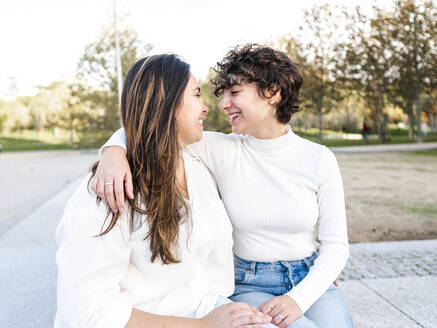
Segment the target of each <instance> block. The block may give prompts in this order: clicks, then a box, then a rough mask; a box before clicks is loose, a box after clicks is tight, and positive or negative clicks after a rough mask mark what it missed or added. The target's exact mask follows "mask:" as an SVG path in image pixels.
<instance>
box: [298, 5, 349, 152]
mask: <svg viewBox="0 0 437 328" xmlns="http://www.w3.org/2000/svg"><path fill="white" fill-rule="evenodd" d="M304 15H305V28H306V30H305V32H306V33H307V34H308V35H306V37H305V39H306V40H309V41H307V42H306V43H305V44H304V46H298V44H297V43H294V46H293V47H292V48H294V50H293V51H292V53H290V55H291V56H293V55H294V56H296V57H298V58H299V59H300V64H301V67H302V72H303V77H304V84H303V86H302V98H303V103H304V106H305V107H306V108H308V109H310V110H312V111H313V112H314V113H315V114H316V116H317V118H318V127H319V133H318V136H317V141H318V142H319V143H320V142H321V141H322V129H323V115H325V114H327V113H329V112H330V111H331V110H332V109H333V108H335V107H336V105H337V104H338V102H339V101H340V100H341V99H342V93H341V92H340V89H341V86H340V83H339V81H338V80H337V73H338V71H337V69H336V67H337V63H336V62H337V60H338V58H339V57H340V56H341V53H340V52H339V51H338V50H339V48H338V47H337V43H338V40H337V37H336V36H335V33H338V32H337V31H338V25H337V21H336V18H335V15H334V14H333V11H332V9H331V8H330V7H329V5H328V4H324V5H316V6H313V7H312V8H311V9H310V10H306V11H305V14H304ZM290 45H292V44H290ZM293 52H294V53H293Z"/></svg>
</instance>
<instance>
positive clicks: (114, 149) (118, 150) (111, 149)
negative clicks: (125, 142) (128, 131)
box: [101, 145, 126, 156]
mask: <svg viewBox="0 0 437 328" xmlns="http://www.w3.org/2000/svg"><path fill="white" fill-rule="evenodd" d="M108 151H109V152H113V153H121V154H123V155H125V156H126V149H124V148H123V147H121V146H116V145H112V146H106V147H103V148H102V152H101V153H102V155H103V154H105V153H106V152H108Z"/></svg>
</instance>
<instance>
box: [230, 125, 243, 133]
mask: <svg viewBox="0 0 437 328" xmlns="http://www.w3.org/2000/svg"><path fill="white" fill-rule="evenodd" d="M232 133H235V134H242V133H244V131H242V129H240V128H239V127H237V126H233V127H232Z"/></svg>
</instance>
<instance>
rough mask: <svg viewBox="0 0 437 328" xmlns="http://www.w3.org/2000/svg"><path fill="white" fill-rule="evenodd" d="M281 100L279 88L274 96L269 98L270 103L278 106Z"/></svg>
mask: <svg viewBox="0 0 437 328" xmlns="http://www.w3.org/2000/svg"><path fill="white" fill-rule="evenodd" d="M272 94H273V92H271V95H272ZM280 101H281V90H278V91H277V92H276V93H275V94H274V95H273V96H271V98H270V99H269V104H270V105H273V106H276V105H277V104H279V103H280Z"/></svg>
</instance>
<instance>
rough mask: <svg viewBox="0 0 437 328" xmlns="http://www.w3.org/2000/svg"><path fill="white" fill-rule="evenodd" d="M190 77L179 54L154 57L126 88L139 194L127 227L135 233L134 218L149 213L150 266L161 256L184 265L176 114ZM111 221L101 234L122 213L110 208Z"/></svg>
mask: <svg viewBox="0 0 437 328" xmlns="http://www.w3.org/2000/svg"><path fill="white" fill-rule="evenodd" d="M189 77H190V66H189V65H188V64H187V63H185V62H184V61H182V60H181V59H179V58H178V57H177V56H175V55H171V54H165V55H156V56H151V57H146V58H143V59H140V60H139V61H137V62H136V63H135V64H134V65H133V66H132V67H131V68H130V70H129V71H128V73H127V75H126V78H125V82H124V85H123V92H122V96H121V106H120V114H121V121H122V123H123V126H124V131H125V134H126V146H127V160H128V162H129V165H130V168H131V170H132V180H133V186H134V196H135V198H134V199H133V200H131V199H128V202H129V204H130V213H129V218H130V220H129V221H130V222H129V227H130V231H131V232H132V231H133V229H134V226H135V225H136V224H137V222H136V221H135V220H137V219H138V217H140V215H141V214H143V215H146V222H147V223H148V225H149V231H148V233H147V235H146V236H145V239H149V240H150V249H151V251H152V257H151V261H152V262H154V260H155V259H156V257H157V256H158V255H159V256H160V257H161V260H162V262H163V263H164V264H169V263H178V262H180V260H179V259H178V253H177V251H178V249H177V246H178V237H179V227H180V225H181V223H183V222H184V217H185V215H184V213H187V214H188V213H189V209H188V207H187V205H186V203H185V201H184V198H183V194H182V192H181V189H180V187H179V186H178V183H177V180H176V169H177V165H178V161H179V160H180V156H181V150H180V146H179V143H178V138H177V128H176V112H177V110H178V108H179V107H180V106H181V104H182V102H183V94H184V90H185V87H186V86H187V84H188V80H189ZM95 167H96V166H95ZM94 169H95V168H94ZM109 217H110V222H109V224H108V225H107V227H106V228H105V229H103V228H102V230H103V231H102V232H101V234H100V236H101V235H104V234H106V233H108V232H109V231H111V229H112V228H113V227H114V226H115V225H116V223H117V221H118V219H119V217H120V214H119V213H112V212H111V211H110V209H109V207H108V216H107V219H108V218H109Z"/></svg>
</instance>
